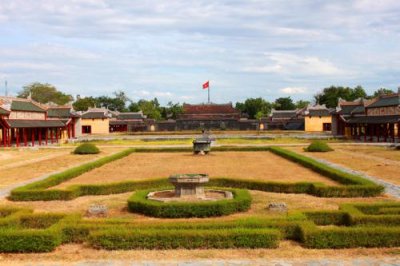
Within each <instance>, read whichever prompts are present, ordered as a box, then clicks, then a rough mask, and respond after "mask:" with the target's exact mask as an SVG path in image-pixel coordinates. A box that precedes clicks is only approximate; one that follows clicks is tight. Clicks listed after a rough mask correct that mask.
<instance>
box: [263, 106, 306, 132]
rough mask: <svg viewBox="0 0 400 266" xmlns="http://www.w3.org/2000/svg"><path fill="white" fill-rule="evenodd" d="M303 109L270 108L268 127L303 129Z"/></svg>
mask: <svg viewBox="0 0 400 266" xmlns="http://www.w3.org/2000/svg"><path fill="white" fill-rule="evenodd" d="M303 112H304V109H296V110H272V112H271V115H270V116H269V119H268V126H267V127H268V129H280V130H304V114H303Z"/></svg>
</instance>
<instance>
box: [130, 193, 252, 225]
mask: <svg viewBox="0 0 400 266" xmlns="http://www.w3.org/2000/svg"><path fill="white" fill-rule="evenodd" d="M216 189H220V190H228V191H231V192H232V194H233V199H221V200H216V201H203V202H160V201H155V200H151V199H147V195H148V194H149V192H151V191H154V190H138V191H136V192H135V193H134V194H133V195H132V196H131V197H129V199H128V210H129V211H130V212H134V213H140V214H144V215H147V216H152V217H158V218H191V217H198V218H204V217H215V216H224V215H229V214H232V213H236V212H243V211H247V210H248V209H249V208H250V206H251V202H252V199H251V196H250V193H249V192H248V191H247V190H245V189H225V188H216Z"/></svg>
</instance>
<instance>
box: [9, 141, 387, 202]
mask: <svg viewBox="0 0 400 266" xmlns="http://www.w3.org/2000/svg"><path fill="white" fill-rule="evenodd" d="M186 150H190V151H191V149H186V148H181V147H176V148H156V149H127V150H125V151H122V152H119V153H116V154H113V155H110V156H107V157H104V158H101V159H98V160H96V161H94V162H89V163H86V164H83V165H81V166H77V167H74V168H71V169H68V170H66V171H64V172H62V173H58V174H54V175H51V176H50V177H48V178H46V179H45V180H42V181H38V182H34V183H32V184H28V185H25V186H22V187H19V188H17V189H14V190H13V191H12V192H11V195H10V199H11V200H15V201H35V200H71V199H74V198H76V197H79V196H83V195H107V194H115V193H124V192H128V191H133V190H137V189H150V188H157V187H162V186H166V185H168V180H167V179H166V178H165V179H153V180H149V181H139V182H133V181H126V182H119V183H108V184H99V185H75V186H71V187H68V188H67V189H48V188H50V187H52V186H56V185H58V184H60V183H62V182H65V181H67V180H70V179H72V178H75V177H77V176H79V175H81V174H83V173H85V172H88V171H91V170H92V169H94V168H97V167H100V166H103V165H105V164H107V163H109V162H112V161H115V160H118V159H121V158H123V157H125V156H128V155H129V154H131V153H133V152H171V151H176V152H181V151H186ZM214 150H217V151H218V150H220V151H267V150H270V151H271V152H273V153H275V154H277V155H279V156H282V157H284V158H286V159H289V160H291V161H294V162H297V163H299V164H301V165H303V166H304V167H307V168H310V169H311V170H313V171H316V172H318V173H320V174H322V175H324V176H326V177H328V178H330V179H333V180H335V181H337V182H339V183H341V184H343V186H326V185H324V184H320V183H310V182H298V183H280V182H263V181H257V180H240V179H228V178H213V179H211V181H210V186H223V187H233V188H247V189H255V190H261V191H268V192H277V193H307V194H310V195H315V196H318V197H372V196H376V195H379V194H381V193H382V191H383V187H382V186H378V185H376V184H375V183H373V182H372V181H369V180H366V179H364V178H362V177H360V176H357V175H353V174H348V173H346V172H343V171H339V170H337V169H335V168H332V167H330V166H327V165H325V164H323V163H320V162H318V161H316V160H314V159H312V158H309V157H306V156H303V155H300V154H297V153H294V152H291V151H288V150H284V149H282V148H278V147H229V146H228V147H216V148H214Z"/></svg>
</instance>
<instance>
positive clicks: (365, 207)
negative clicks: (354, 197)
mask: <svg viewBox="0 0 400 266" xmlns="http://www.w3.org/2000/svg"><path fill="white" fill-rule="evenodd" d="M399 207H400V203H398V202H388V203H375V204H342V205H340V210H341V211H344V212H347V213H348V215H349V224H350V225H358V226H372V225H382V226H400V215H397V214H395V213H389V214H381V213H379V210H381V209H383V208H384V209H394V210H396V209H397V208H399Z"/></svg>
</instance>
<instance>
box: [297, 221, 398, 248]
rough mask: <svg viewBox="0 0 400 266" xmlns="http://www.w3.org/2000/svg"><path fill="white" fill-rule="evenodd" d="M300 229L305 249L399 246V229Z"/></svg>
mask: <svg viewBox="0 0 400 266" xmlns="http://www.w3.org/2000/svg"><path fill="white" fill-rule="evenodd" d="M300 228H301V240H302V242H303V244H304V246H305V247H307V248H317V249H325V248H355V247H398V246H400V228H399V227H396V228H390V227H389V228H388V227H380V226H377V227H335V228H329V229H328V228H324V229H318V228H315V227H314V226H310V225H309V224H306V225H303V226H301V227H300Z"/></svg>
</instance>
